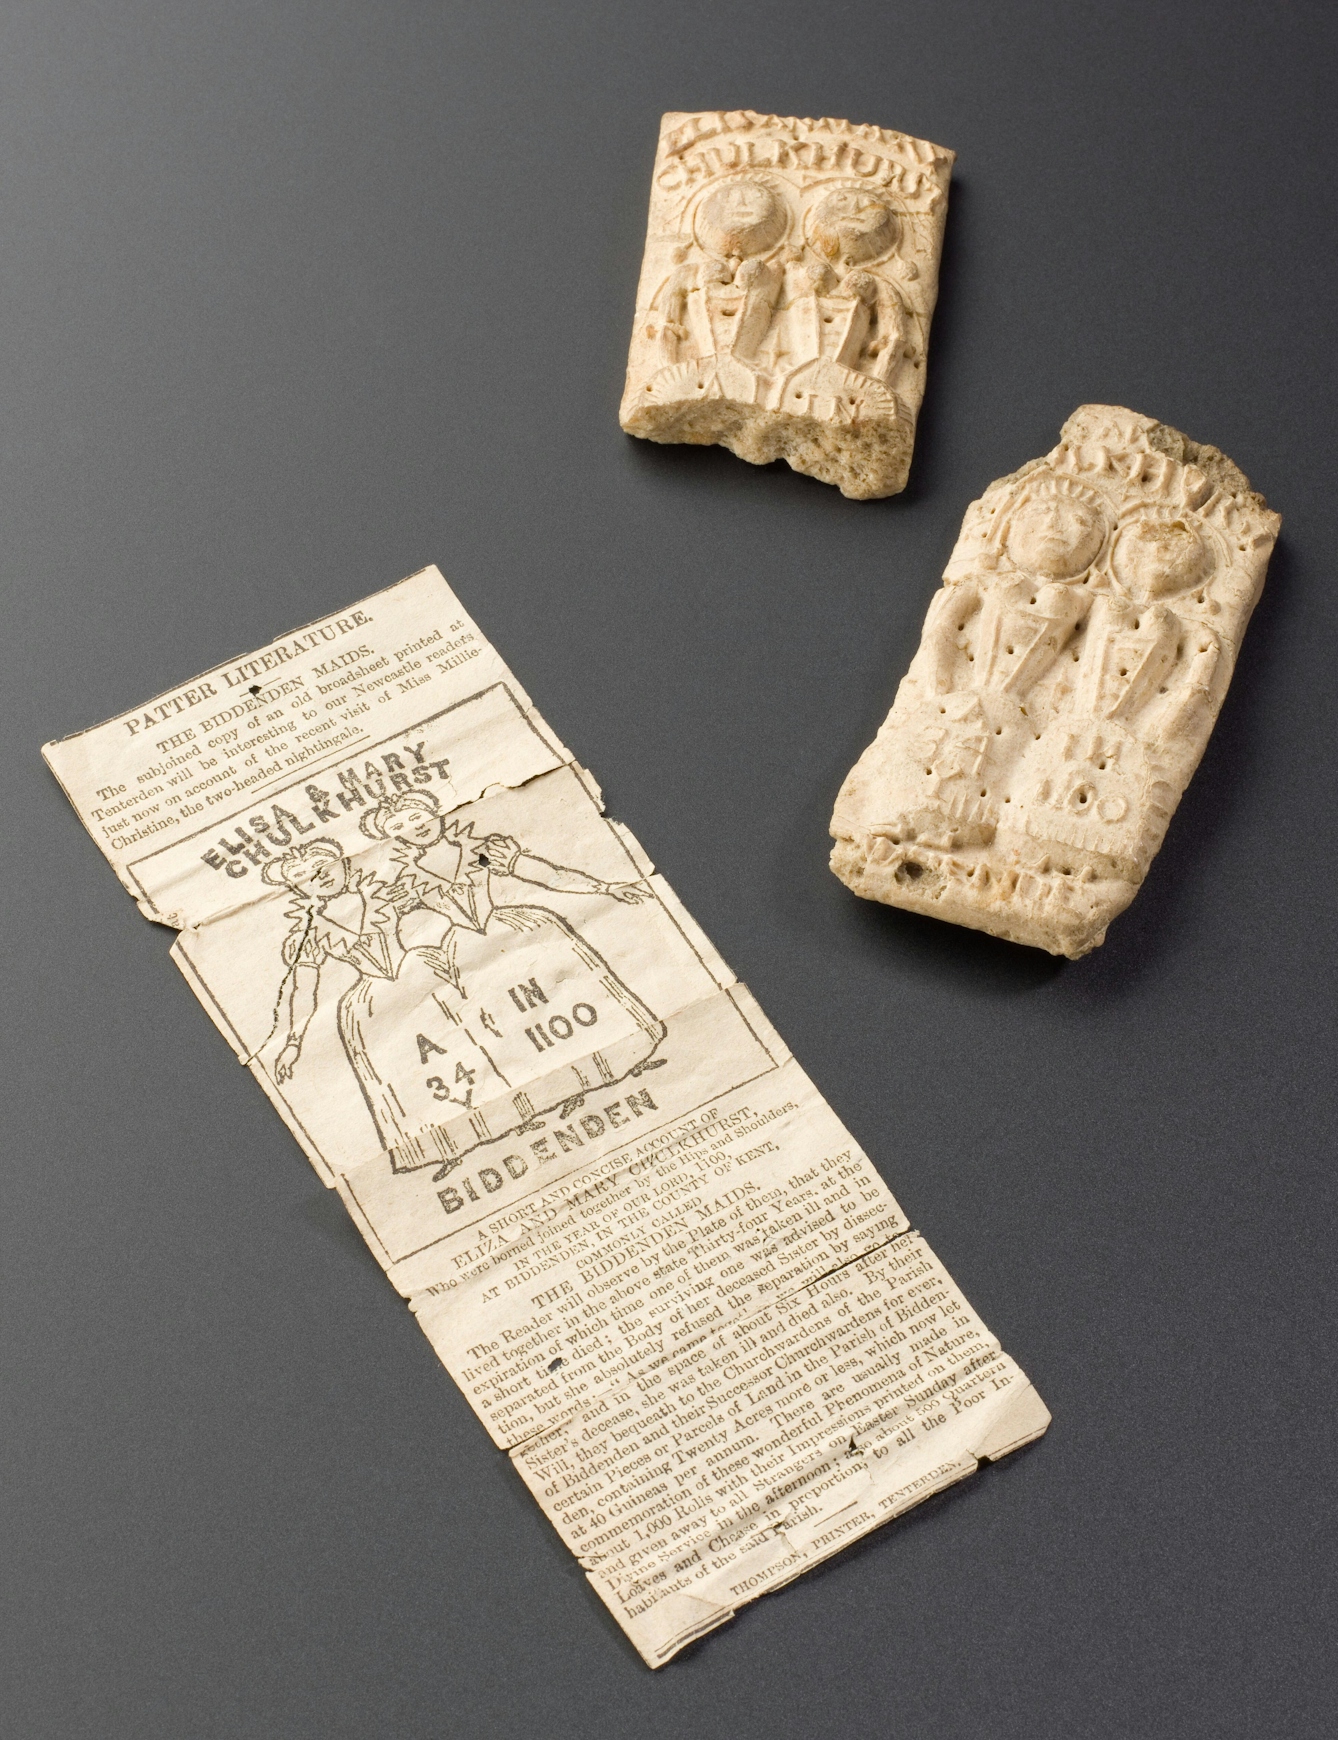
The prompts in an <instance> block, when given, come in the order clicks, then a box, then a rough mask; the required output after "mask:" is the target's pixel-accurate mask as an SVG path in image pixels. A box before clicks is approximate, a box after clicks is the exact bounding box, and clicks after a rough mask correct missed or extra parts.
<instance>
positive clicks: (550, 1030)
mask: <svg viewBox="0 0 1338 1740" xmlns="http://www.w3.org/2000/svg"><path fill="white" fill-rule="evenodd" d="M44 754H45V756H46V759H47V761H48V763H49V765H50V766H51V768H52V770H53V771H54V773H55V774H56V776H57V778H58V779H59V780H60V782H61V784H62V786H63V787H64V789H65V791H66V792H67V793H68V795H69V797H70V799H71V801H72V802H73V803H74V805H75V808H76V809H77V810H78V812H79V815H80V817H81V818H82V820H83V822H84V824H85V826H86V827H87V828H88V830H89V832H90V833H91V834H92V836H93V838H94V840H95V841H96V842H97V844H98V846H99V847H100V848H101V850H102V851H103V852H104V853H105V855H106V856H107V858H108V859H109V860H110V862H111V864H112V865H113V867H114V869H115V870H116V873H117V875H118V876H119V877H120V879H121V881H122V882H123V884H124V885H125V887H126V888H127V889H128V890H129V891H130V893H131V894H132V895H133V896H134V897H135V899H136V900H137V901H138V903H139V905H140V907H141V909H142V910H143V912H144V913H145V914H146V915H147V916H148V917H149V918H151V919H154V920H156V921H158V922H159V923H163V924H167V925H170V926H172V927H174V928H175V929H176V930H177V931H178V932H179V935H178V936H177V938H176V941H175V943H174V944H173V947H172V955H173V958H174V959H175V960H176V962H177V964H178V966H179V967H180V968H181V970H182V972H183V973H184V974H185V975H186V977H187V979H188V980H189V982H190V984H191V986H192V987H193V989H194V990H195V992H196V994H197V996H198V997H199V999H200V1001H201V1002H202V1003H203V1004H204V1006H205V1008H206V1009H207V1010H208V1012H209V1014H210V1015H211V1016H212V1017H213V1019H214V1021H215V1022H216V1024H217V1025H218V1027H219V1029H220V1031H221V1032H222V1033H223V1035H224V1036H225V1037H226V1039H227V1040H228V1042H229V1043H230V1044H231V1045H232V1047H233V1048H234V1050H235V1051H236V1054H237V1056H238V1057H239V1058H240V1060H241V1061H242V1062H243V1063H244V1064H245V1065H246V1067H247V1068H248V1069H249V1070H250V1071H251V1073H252V1074H253V1075H254V1076H255V1078H256V1080H257V1081H258V1082H259V1083H260V1086H261V1087H262V1088H263V1089H264V1091H265V1093H266V1094H267V1095H268V1096H269V1098H270V1100H271V1102H272V1103H273V1105H274V1107H275V1109H276V1110H277V1111H278V1113H279V1115H280V1116H281V1117H282V1118H283V1120H284V1122H285V1123H286V1124H287V1125H288V1127H289V1129H290V1130H291V1131H292V1133H293V1135H294V1136H295V1137H296V1139H297V1141H298V1142H299V1143H300V1144H301V1146H302V1149H303V1151H304V1152H305V1153H306V1154H307V1156H308V1158H309V1159H310V1161H311V1163H312V1165H313V1166H314V1167H315V1168H316V1170H317V1172H318V1173H319V1174H320V1176H321V1178H322V1179H323V1180H324V1181H325V1183H326V1184H327V1185H330V1186H332V1187H333V1188H335V1189H337V1190H338V1191H339V1194H340V1196H341V1197H342V1199H343V1201H344V1202H345V1204H346V1205H347V1207H348V1211H349V1213H350V1214H351V1215H352V1217H353V1219H354V1220H355V1221H356V1223H357V1225H358V1228H359V1230H360V1231H361V1232H362V1234H363V1236H364V1238H365V1239H366V1240H367V1243H368V1245H369V1246H370V1248H371V1249H372V1251H373V1252H374V1253H375V1255H376V1257H377V1259H378V1261H379V1262H380V1263H381V1264H382V1266H383V1267H384V1269H385V1271H386V1273H387V1275H388V1276H389V1278H390V1280H391V1282H392V1283H393V1284H394V1286H395V1287H397V1288H398V1289H399V1291H400V1292H401V1294H402V1295H403V1296H404V1297H405V1299H406V1300H407V1302H408V1305H409V1308H410V1310H411V1311H412V1312H413V1313H414V1315H415V1316H416V1318H417V1319H418V1322H419V1324H420V1325H421V1326H422V1328H423V1330H424V1332H425V1333H426V1335H427V1336H428V1338H429V1340H430V1341H431V1343H432V1346H433V1347H434V1349H435V1350H436V1352H437V1354H438V1356H439V1357H440V1359H441V1361H442V1363H443V1364H444V1365H445V1366H446V1368H447V1369H448V1371H449V1372H450V1373H451V1375H452V1376H453V1377H454V1379H455V1380H456V1382H457V1383H458V1384H459V1386H460V1387H461V1389H462V1390H463V1391H464V1393H465V1395H466V1396H467V1397H468V1398H469V1401H470V1402H471V1404H472V1405H473V1407H474V1408H475V1410H476V1411H477V1412H478V1415H479V1417H480V1419H481V1420H482V1421H483V1423H484V1425H485V1426H486V1427H487V1429H488V1431H489V1432H490V1433H491V1434H492V1436H493V1438H494V1440H495V1441H496V1442H497V1444H498V1445H500V1446H501V1447H502V1448H503V1449H505V1450H506V1451H507V1452H508V1453H509V1454H510V1456H511V1458H512V1461H513V1462H514V1464H515V1467H516V1470H517V1472H518V1473H519V1475H520V1477H521V1478H522V1479H523V1480H524V1481H525V1483H526V1485H527V1486H528V1487H529V1488H530V1490H531V1492H532V1493H533V1494H534V1496H535V1498H536V1499H537V1500H538V1502H539V1503H540V1505H541V1506H542V1507H543V1509H544V1511H545V1512H546V1513H547V1515H548V1517H549V1518H550V1519H551V1521H552V1523H553V1525H554V1526H555V1527H556V1528H557V1530H558V1532H559V1533H560V1535H561V1536H562V1538H563V1540H564V1541H565V1542H566V1543H567V1545H568V1546H569V1547H570V1548H571V1550H572V1551H573V1552H574V1553H575V1554H576V1555H577V1557H578V1558H579V1560H580V1562H581V1564H582V1566H583V1567H584V1568H585V1570H586V1572H587V1574H588V1576H589V1578H590V1581H591V1582H592V1583H593V1585H594V1587H595V1588H596V1589H597V1590H598V1592H599V1594H600V1595H601V1596H602V1598H603V1599H604V1601H605V1602H606V1603H607V1604H608V1606H609V1607H610V1609H611V1610H612V1612H613V1613H614V1615H615V1616H616V1617H617V1619H618V1622H619V1623H620V1624H621V1625H622V1627H623V1628H624V1630H625V1631H626V1632H627V1634H628V1635H629V1637H630V1638H631V1639H632V1641H633V1643H634V1644H635V1646H636V1648H637V1649H638V1650H639V1651H640V1653H641V1655H642V1656H643V1658H644V1659H645V1660H646V1661H647V1662H648V1663H649V1664H650V1665H651V1666H655V1667H658V1666H660V1665H661V1664H662V1663H664V1662H665V1661H667V1660H668V1659H669V1658H670V1657H671V1656H672V1655H673V1654H674V1653H675V1652H676V1651H678V1650H679V1649H681V1648H682V1647H683V1646H684V1645H685V1644H687V1643H688V1642H690V1641H691V1640H692V1639H693V1638H696V1637H698V1636H700V1635H701V1634H702V1633H703V1632H705V1631H708V1630H710V1629H711V1628H712V1627H714V1626H716V1625H719V1624H721V1623H723V1622H724V1621H725V1620H726V1619H728V1618H730V1617H731V1615H732V1614H733V1613H734V1612H735V1610H736V1609H737V1608H738V1607H740V1606H741V1605H742V1604H743V1603H744V1602H746V1601H750V1600H752V1599H753V1598H755V1597H756V1596H758V1595H762V1594H765V1593H767V1592H768V1591H770V1590H773V1589H775V1588H777V1587H778V1586H780V1585H781V1584H783V1583H785V1582H788V1581H789V1580H791V1579H792V1578H794V1577H795V1576H797V1575H799V1573H800V1572H802V1571H804V1570H806V1569H808V1568H809V1567H811V1566H812V1565H815V1564H817V1563H818V1562H819V1561H820V1560H822V1559H824V1558H826V1557H828V1556H829V1555H831V1554H833V1553H836V1552H839V1551H840V1550H841V1549H842V1548H844V1547H846V1546H848V1545H849V1544H850V1543H851V1542H852V1541H854V1540H856V1539H858V1538H859V1537H860V1536H861V1535H863V1534H865V1533H867V1532H868V1531H869V1530H870V1529H873V1528H876V1527H877V1526H878V1525H879V1524H880V1523H883V1522H886V1521H887V1520H888V1519H889V1518H891V1517H893V1516H896V1515H897V1514H898V1513H899V1512H901V1511H903V1510H906V1509H908V1508H909V1507H910V1506H911V1505H913V1504H916V1503H918V1502H919V1501H920V1500H922V1499H924V1498H927V1497H929V1496H930V1495H931V1494H932V1493H935V1492H937V1491H939V1490H941V1489H942V1488H943V1487H945V1486H947V1485H949V1484H950V1483H951V1482H953V1481H956V1480H959V1479H961V1478H962V1477H963V1476H964V1475H967V1474H970V1473H971V1472H973V1471H974V1469H975V1468H976V1466H977V1463H978V1462H979V1461H980V1460H981V1459H984V1458H996V1457H999V1456H1002V1455H1004V1454H1006V1453H1007V1452H1008V1451H1010V1450H1012V1449H1015V1448H1017V1447H1018V1446H1019V1445H1021V1444H1024V1443H1026V1442H1028V1441H1029V1440H1030V1439H1032V1438H1035V1437H1037V1436H1038V1435H1039V1434H1040V1433H1041V1432H1043V1431H1044V1429H1045V1427H1046V1425H1047V1424H1048V1421H1049V1416H1048V1414H1047V1412H1046V1410H1045V1408H1044V1406H1043V1404H1042V1403H1041V1401H1040V1399H1039V1397H1038V1396H1037V1395H1036V1393H1035V1391H1034V1390H1033V1388H1032V1387H1031V1385H1030V1383H1029V1382H1028V1380H1027V1378H1026V1377H1025V1376H1024V1374H1023V1373H1022V1372H1021V1371H1020V1370H1019V1369H1018V1367H1017V1366H1016V1365H1015V1364H1014V1363H1013V1362H1012V1360H1010V1359H1009V1358H1008V1356H1007V1355H1006V1354H1004V1353H1003V1352H1002V1351H1001V1349H1000V1347H999V1344H998V1342H997V1341H996V1340H995V1339H994V1337H993V1336H992V1335H991V1334H990V1332H989V1331H988V1330H987V1329H986V1327H985V1326H984V1324H983V1323H982V1322H981V1321H980V1319H979V1318H978V1317H977V1316H976V1314H975V1312H974V1311H973V1310H972V1309H971V1307H970V1306H969V1305H968V1304H967V1303H966V1301H965V1300H964V1299H963V1297H962V1295H961V1293H960V1292H959V1291H958V1290H957V1289H956V1287H955V1286H954V1285H953V1282H952V1280H951V1279H950V1277H949V1276H948V1275H947V1273H946V1272H945V1271H944V1269H943V1267H942V1265H941V1264H940V1263H939V1262H938V1260H937V1258H936V1257H935V1256H934V1254H933V1252H932V1251H931V1250H930V1249H929V1247H928V1246H927V1245H926V1244H925V1242H924V1240H923V1239H922V1238H921V1237H920V1235H919V1234H918V1233H917V1232H915V1231H913V1230H912V1229H911V1227H910V1225H909V1223H908V1222H907V1219H906V1217H905V1215H904V1214H903V1213H902V1211H901V1209H900V1208H899V1207H898V1205H897V1203H896V1202H895V1201H894V1200H893V1198H892V1196H891V1195H890V1194H889V1192H888V1190H887V1188H886V1186H885V1185H884V1184H883V1182H882V1180H881V1178H880V1177H879V1176H878V1174H877V1172H875V1170H874V1169H873V1166H872V1165H871V1164H870V1162H869V1160H868V1159H867V1158H866V1156H865V1155H864V1154H863V1153H862V1152H861V1151H860V1149H859V1148H858V1146H857V1145H856V1144H855V1142H854V1141H853V1139H852V1138H851V1136H850V1134H849V1133H848V1132H847V1131H846V1130H845V1129H844V1128H843V1127H842V1125H841V1123H840V1121H839V1120H838V1119H837V1117H836V1115H835V1114H834V1113H833V1111H832V1110H831V1108H830V1107H829V1106H828V1105H827V1104H826V1102H825V1101H824V1100H823V1099H822V1097H821V1095H820V1094H819V1093H818V1092H817V1090H816V1089H815V1088H814V1087H813V1085H812V1083H811V1082H809V1081H808V1079H807V1078H806V1076H805V1075H804V1073H803V1071H802V1070H801V1069H800V1067H799V1065H798V1064H797V1063H796V1062H795V1061H794V1059H793V1058H792V1057H791V1056H790V1054H789V1052H788V1051H787V1050H786V1047H785V1044H784V1042H783V1041H782V1040H781V1039H780V1037H779V1035H778V1034H777V1033H776V1032H775V1030H774V1029H773V1028H772V1027H771V1025H770V1024H769V1023H768V1021H767V1020H766V1017H765V1016H764V1015H763V1014H762V1012H761V1010H760V1009H759V1008H758V1006H757V1004H756V1003H755V1002H754V1000H753V998H752V997H751V996H750V995H749V993H748V991H747V990H746V988H745V987H744V986H743V985H741V984H740V983H739V981H738V980H737V979H736V978H735V977H734V975H733V973H732V972H731V971H730V970H729V968H728V967H727V966H726V965H725V963H724V962H723V961H722V960H721V958H720V956H719V955H718V954H717V953H716V952H715V950H714V949H713V948H712V947H711V945H710V943H709V942H708V941H707V939H706V937H705V936H704V935H703V934H702V932H701V931H700V930H699V929H698V927H697V926H696V925H695V924H694V923H693V921H692V919H691V918H690V917H689V916H688V914H687V913H686V912H685V911H684V909H683V907H682V906H681V905H680V904H679V902H678V900H677V899H676V898H675V896H674V893H673V891H672V890H671V889H670V888H669V887H668V885H667V884H666V883H665V881H664V880H663V878H662V877H660V876H659V875H657V874H656V872H655V870H654V867H653V866H652V864H651V862H650V860H649V859H648V857H647V856H646V854H645V852H644V851H643V850H642V848H641V846H640V845H639V844H638V842H637V841H636V840H635V839H634V838H633V837H632V836H631V834H629V833H628V831H627V830H626V829H625V828H623V827H621V826H619V824H618V823H617V822H616V821H612V820H610V819H609V818H607V817H606V816H605V815H604V813H603V807H602V804H601V800H600V793H599V788H598V786H597V785H596V784H595V781H594V779H593V778H592V777H591V775H590V774H589V773H588V772H587V771H586V770H585V769H584V768H583V767H581V766H580V764H579V763H578V762H576V761H575V760H574V758H573V757H572V755H571V752H570V751H569V750H567V749H566V748H564V746H563V745H562V743H561V742H560V741H559V740H558V739H557V737H556V736H555V735H554V734H553V732H552V731H551V730H550V729H549V727H548V725H547V724H546V723H545V722H544V720H543V719H542V718H541V717H540V715H539V714H538V712H537V711H536V710H535V707H534V705H533V703H532V702H531V700H530V698H529V696H528V695H527V694H526V693H525V691H524V690H523V689H522V688H521V686H520V685H519V683H518V682H517V681H516V679H515V677H514V676H513V675H512V673H511V672H510V671H509V670H508V669H507V667H506V665H505V664H504V663H503V662H502V660H501V658H500V657H499V656H498V654H497V653H496V652H495V651H494V649H493V648H492V646H491V645H490V644H489V643H488V641H487V640H486V639H485V638H484V637H483V635H482V634H481V633H480V631H479V630H478V628H477V627H476V626H475V625H474V623H473V622H472V621H471V620H470V618H469V616H468V615H467V614H466V613H465V611H464V609H463V608H462V607H461V605H460V603H459V601H458V600H457V599H456V598H455V596H454V594H453V593H452V592H451V590H450V589H449V588H448V586H447V585H446V582H445V581H444V580H443V578H442V576H441V575H440V574H439V573H438V572H437V570H436V569H433V568H429V569H427V570H425V571H424V572H422V573H420V574H416V575H414V576H412V577H411V578H409V579H407V580H404V581H402V582H401V583H400V584H399V585H397V586H392V587H391V588H389V589H388V590H387V591H384V592H380V593H378V594H376V595H375V596H373V597H372V598H369V599H367V600H365V601H364V602H363V603H361V604H359V605H356V606H354V607H352V608H351V609H348V610H345V611H342V612H340V613H339V614H337V615H334V616H331V617H328V618H326V619H325V620H324V621H321V622H317V623H314V624H312V625H310V626H309V627H307V628H303V629H300V630H298V631H296V632H295V633H292V634H288V635H285V636H284V637H283V638H282V639H280V640H276V641H275V642H273V643H272V644H271V645H270V646H268V647H265V648H263V649H261V650H260V651H259V652H256V653H252V654H250V655H249V656H247V657H243V658H237V659H233V660H230V661H229V662H227V663H226V664H223V665H220V666H218V667H217V668H216V669H214V670H211V671H208V672H206V673H205V674H204V675H203V676H201V677H197V678H196V679H195V680H194V681H193V682H190V683H188V684H184V685H181V686H179V687H177V688H175V689H173V690H170V691H168V692H167V693H165V694H163V695H160V696H158V697H157V698H156V699H155V700H153V701H150V702H148V703H147V704H146V705H144V706H141V707H137V708H135V709H133V710H132V711H130V712H127V713H125V714H123V715H121V716H120V717H118V718H116V719H112V720H110V721H108V722H107V723H106V724H103V725H100V726H97V727H95V728H94V729H92V730H88V731H84V732H81V733H79V734H78V735H76V736H73V737H68V738H65V739H63V740H61V741H60V742H56V743H52V744H48V745H47V746H46V749H45V750H44Z"/></svg>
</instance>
